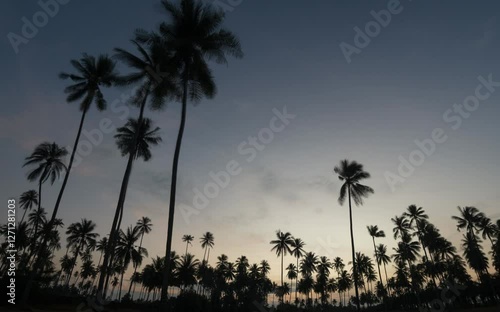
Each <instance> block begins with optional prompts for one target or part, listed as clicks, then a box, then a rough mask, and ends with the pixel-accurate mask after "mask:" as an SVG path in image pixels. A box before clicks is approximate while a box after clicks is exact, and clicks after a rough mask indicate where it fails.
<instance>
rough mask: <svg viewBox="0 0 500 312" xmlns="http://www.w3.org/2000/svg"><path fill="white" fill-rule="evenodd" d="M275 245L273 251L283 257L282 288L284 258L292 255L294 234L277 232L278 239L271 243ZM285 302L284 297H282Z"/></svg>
mask: <svg viewBox="0 0 500 312" xmlns="http://www.w3.org/2000/svg"><path fill="white" fill-rule="evenodd" d="M270 244H271V245H273V248H271V251H275V252H276V255H277V256H278V257H280V256H281V286H283V257H284V256H285V255H287V254H288V253H292V250H291V249H290V246H292V244H293V238H292V234H290V233H289V232H286V233H283V232H281V231H280V230H278V231H277V232H276V239H275V240H272V241H271V242H270ZM281 300H283V297H281Z"/></svg>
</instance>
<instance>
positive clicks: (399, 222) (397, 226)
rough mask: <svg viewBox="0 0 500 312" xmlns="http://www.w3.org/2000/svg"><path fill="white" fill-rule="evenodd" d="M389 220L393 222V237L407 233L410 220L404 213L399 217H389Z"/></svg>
mask: <svg viewBox="0 0 500 312" xmlns="http://www.w3.org/2000/svg"><path fill="white" fill-rule="evenodd" d="M391 221H392V223H394V228H393V229H392V233H393V234H394V239H396V238H398V237H403V236H405V235H408V232H409V230H410V221H408V219H407V218H406V217H405V216H404V215H403V216H399V217H398V216H395V217H394V218H391Z"/></svg>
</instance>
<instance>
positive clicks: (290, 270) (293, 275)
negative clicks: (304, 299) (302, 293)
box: [286, 263, 299, 301]
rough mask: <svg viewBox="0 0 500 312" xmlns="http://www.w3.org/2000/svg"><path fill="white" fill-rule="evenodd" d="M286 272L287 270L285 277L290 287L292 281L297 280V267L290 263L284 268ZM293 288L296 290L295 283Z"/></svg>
mask: <svg viewBox="0 0 500 312" xmlns="http://www.w3.org/2000/svg"><path fill="white" fill-rule="evenodd" d="M286 270H287V275H286V277H288V279H289V280H290V286H291V285H292V283H293V280H297V278H298V277H299V274H298V273H299V272H298V269H297V267H296V266H295V264H293V263H290V264H289V265H288V266H287V267H286ZM295 287H296V288H297V282H295ZM295 296H297V289H295ZM290 301H292V296H291V294H290Z"/></svg>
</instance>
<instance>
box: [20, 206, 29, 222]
mask: <svg viewBox="0 0 500 312" xmlns="http://www.w3.org/2000/svg"><path fill="white" fill-rule="evenodd" d="M26 211H28V208H26V209H24V212H23V216H22V218H21V221H19V223H18V224H21V223H23V220H24V216H26Z"/></svg>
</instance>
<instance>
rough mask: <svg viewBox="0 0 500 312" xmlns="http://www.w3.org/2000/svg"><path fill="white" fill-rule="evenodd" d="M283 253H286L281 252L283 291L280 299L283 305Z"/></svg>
mask: <svg viewBox="0 0 500 312" xmlns="http://www.w3.org/2000/svg"><path fill="white" fill-rule="evenodd" d="M283 253H284V251H281V291H280V297H281V302H282V303H283Z"/></svg>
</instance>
